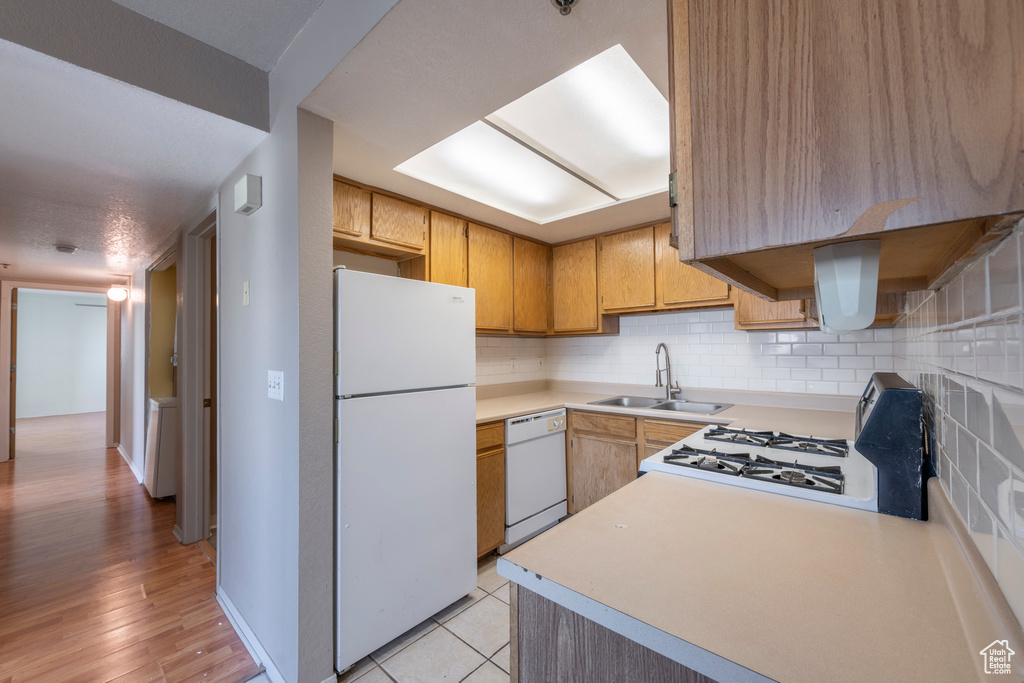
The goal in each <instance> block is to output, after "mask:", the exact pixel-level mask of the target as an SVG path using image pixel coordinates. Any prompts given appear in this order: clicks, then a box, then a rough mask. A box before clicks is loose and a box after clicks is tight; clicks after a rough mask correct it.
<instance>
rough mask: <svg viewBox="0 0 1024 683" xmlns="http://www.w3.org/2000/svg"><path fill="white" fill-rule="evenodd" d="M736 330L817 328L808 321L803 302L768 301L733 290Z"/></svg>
mask: <svg viewBox="0 0 1024 683" xmlns="http://www.w3.org/2000/svg"><path fill="white" fill-rule="evenodd" d="M733 301H734V302H735V306H736V310H735V315H736V325H735V326H736V329H738V330H744V329H773V328H779V329H782V328H790V327H798V328H805V327H817V325H816V324H815V323H814V322H813V321H811V320H808V319H807V314H806V313H805V312H804V303H803V301H766V300H765V299H762V298H760V297H757V296H754V295H753V294H748V293H747V292H744V291H741V290H739V289H734V290H733Z"/></svg>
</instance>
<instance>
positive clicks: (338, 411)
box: [334, 267, 476, 671]
mask: <svg viewBox="0 0 1024 683" xmlns="http://www.w3.org/2000/svg"><path fill="white" fill-rule="evenodd" d="M334 285H335V293H334V296H335V299H334V301H335V310H334V317H335V330H334V334H335V416H336V420H337V422H336V433H337V439H336V441H337V446H336V467H335V477H336V489H335V514H336V519H335V522H336V533H335V536H336V544H335V562H336V582H337V583H336V591H335V593H336V595H335V598H336V601H337V604H336V634H335V636H336V660H337V661H336V665H337V668H338V670H339V671H342V670H344V669H346V668H347V667H349V666H351V665H352V664H354V663H355V662H357V661H358V660H359V659H361V658H362V657H364V656H366V655H368V654H370V653H371V652H373V651H374V650H376V649H377V648H379V647H380V646H382V645H384V644H386V643H388V642H389V641H391V640H393V639H394V638H396V637H397V636H399V635H401V634H402V633H405V632H406V631H408V630H409V629H410V628H412V627H413V626H415V625H416V624H418V623H420V622H421V621H423V620H424V619H427V618H429V617H430V616H431V615H433V614H435V613H437V612H438V611H439V610H441V609H443V608H444V607H446V606H448V605H450V604H451V603H453V602H455V601H456V600H458V599H459V598H461V597H462V596H464V595H466V594H468V593H470V592H471V591H472V590H473V589H474V588H475V587H476V388H475V386H474V383H475V382H476V330H475V315H476V309H475V306H476V304H475V297H474V295H475V292H474V291H473V290H472V289H466V288H463V287H451V286H448V285H440V284H434V283H426V282H420V281H416V280H406V279H402V278H396V277H388V276H384V275H375V274H371V273H362V272H357V271H352V270H346V269H344V268H343V267H340V268H336V269H335V271H334Z"/></svg>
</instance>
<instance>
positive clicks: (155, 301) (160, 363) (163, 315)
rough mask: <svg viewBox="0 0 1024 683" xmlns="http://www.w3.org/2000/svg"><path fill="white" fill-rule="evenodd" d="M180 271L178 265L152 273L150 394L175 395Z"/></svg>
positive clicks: (150, 280)
mask: <svg viewBox="0 0 1024 683" xmlns="http://www.w3.org/2000/svg"><path fill="white" fill-rule="evenodd" d="M177 278H178V271H177V269H176V268H175V267H174V266H170V267H169V268H167V269H166V270H154V271H153V272H152V273H150V279H149V288H150V318H149V325H150V327H149V395H150V397H152V398H163V397H166V396H174V388H173V383H172V379H171V378H172V370H173V367H172V366H171V362H170V359H171V355H172V354H173V353H174V315H175V306H176V302H177V289H178V285H177Z"/></svg>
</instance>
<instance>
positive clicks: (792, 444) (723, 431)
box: [704, 426, 849, 458]
mask: <svg viewBox="0 0 1024 683" xmlns="http://www.w3.org/2000/svg"><path fill="white" fill-rule="evenodd" d="M704 438H705V439H707V440H709V441H725V442H727V443H743V444H750V445H754V446H761V447H763V448H777V449H781V450H788V451H797V452H801V453H814V454H816V455H831V456H834V457H837V458H844V457H846V456H847V454H848V453H849V446H848V444H847V443H846V441H845V440H843V439H816V438H814V437H813V436H793V435H792V434H786V433H783V432H771V431H754V430H748V429H730V428H729V427H720V426H713V427H711V428H710V429H708V430H707V432H705V434H704Z"/></svg>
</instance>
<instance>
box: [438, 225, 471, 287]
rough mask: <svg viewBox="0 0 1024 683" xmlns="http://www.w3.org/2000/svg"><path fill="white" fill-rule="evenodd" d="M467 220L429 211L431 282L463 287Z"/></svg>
mask: <svg viewBox="0 0 1024 683" xmlns="http://www.w3.org/2000/svg"><path fill="white" fill-rule="evenodd" d="M467 235H468V233H467V231H466V221H464V220H460V219H458V218H455V217H453V216H449V215H447V214H443V213H438V212H437V211H431V212H430V281H431V282H440V283H442V284H445V285H455V286H457V287H465V286H466V283H467V279H466V278H467V251H468V248H469V241H468V236H467Z"/></svg>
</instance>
